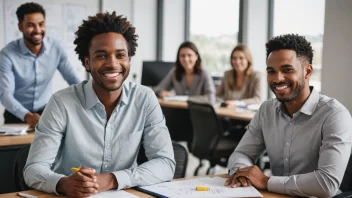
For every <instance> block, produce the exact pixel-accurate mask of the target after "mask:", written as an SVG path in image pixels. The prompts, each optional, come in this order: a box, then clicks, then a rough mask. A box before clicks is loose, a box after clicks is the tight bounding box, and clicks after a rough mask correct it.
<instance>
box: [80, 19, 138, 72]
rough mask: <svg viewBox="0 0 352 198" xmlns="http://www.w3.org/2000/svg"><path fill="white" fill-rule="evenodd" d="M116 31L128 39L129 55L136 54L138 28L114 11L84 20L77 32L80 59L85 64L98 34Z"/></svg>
mask: <svg viewBox="0 0 352 198" xmlns="http://www.w3.org/2000/svg"><path fill="white" fill-rule="evenodd" d="M109 32H116V33H119V34H122V36H123V37H124V38H125V39H126V41H127V46H128V56H130V57H131V56H134V55H135V53H136V48H137V46H138V44H137V39H138V35H137V34H136V28H135V27H133V26H132V24H131V23H130V22H129V21H127V18H126V17H123V16H122V15H118V16H117V15H116V12H113V13H111V14H110V13H109V12H106V13H101V12H100V13H98V14H96V15H95V16H89V17H88V20H83V23H82V25H80V26H79V27H78V30H77V32H75V35H76V39H75V40H74V42H73V43H74V44H76V45H77V46H76V48H75V51H76V53H77V54H78V59H79V60H80V61H81V62H82V65H83V66H84V58H85V57H88V56H89V46H90V42H91V40H92V38H93V37H94V36H96V35H98V34H102V33H109Z"/></svg>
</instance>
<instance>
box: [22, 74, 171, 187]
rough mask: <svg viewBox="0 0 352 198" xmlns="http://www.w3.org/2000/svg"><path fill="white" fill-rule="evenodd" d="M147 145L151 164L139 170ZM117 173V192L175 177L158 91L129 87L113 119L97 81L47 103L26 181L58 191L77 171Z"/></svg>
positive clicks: (129, 85) (130, 83)
mask: <svg viewBox="0 0 352 198" xmlns="http://www.w3.org/2000/svg"><path fill="white" fill-rule="evenodd" d="M141 142H143V145H144V148H145V153H146V156H147V158H148V159H149V161H147V162H146V163H143V164H141V165H140V166H137V162H136V158H137V154H138V151H139V147H140V145H141ZM80 166H86V167H90V168H94V169H95V170H96V173H113V174H114V175H115V177H116V179H117V181H118V189H122V188H128V187H132V186H137V185H138V186H141V185H151V184H155V183H159V182H163V181H168V180H171V179H172V178H173V175H174V170H175V160H174V153H173V148H172V143H171V139H170V134H169V131H168V129H167V127H166V125H165V119H164V116H163V114H162V111H161V108H160V105H159V103H158V100H157V98H156V96H155V94H154V93H153V91H152V90H151V89H149V88H147V87H144V86H142V85H137V84H135V83H132V82H129V83H124V84H123V88H122V95H121V97H120V100H119V102H118V104H117V106H116V108H115V109H114V110H113V112H112V114H111V116H110V118H109V120H107V118H106V112H105V108H104V105H103V104H102V103H101V102H100V101H99V99H98V97H97V95H96V94H95V91H94V90H93V87H92V81H83V82H82V83H80V84H78V85H73V86H71V87H69V88H66V89H64V90H61V91H58V92H56V93H55V94H54V95H53V96H52V97H51V99H50V100H49V102H48V105H47V106H46V108H45V110H44V112H43V114H42V116H41V118H40V120H39V123H38V125H37V126H36V131H35V138H34V140H33V143H32V145H31V148H30V151H29V155H28V160H27V164H26V166H25V169H24V178H25V182H26V184H27V185H28V186H30V187H33V188H35V189H38V190H41V191H45V192H49V193H52V192H54V193H56V191H55V190H56V185H57V182H58V181H59V180H60V179H61V178H62V177H63V176H65V175H71V174H72V173H73V172H72V171H71V168H72V167H80Z"/></svg>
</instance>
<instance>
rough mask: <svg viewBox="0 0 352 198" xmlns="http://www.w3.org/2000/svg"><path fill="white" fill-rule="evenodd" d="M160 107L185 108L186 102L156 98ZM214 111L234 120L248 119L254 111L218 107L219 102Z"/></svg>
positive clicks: (186, 106)
mask: <svg viewBox="0 0 352 198" xmlns="http://www.w3.org/2000/svg"><path fill="white" fill-rule="evenodd" d="M158 100H159V104H160V106H161V107H168V108H178V109H187V108H188V104H187V102H184V101H164V100H163V99H158ZM214 109H215V112H216V114H217V115H218V116H220V117H228V118H231V119H236V120H245V121H250V120H251V119H252V118H253V116H254V114H255V112H254V111H251V110H247V109H241V108H238V107H237V108H236V107H230V108H228V107H220V105H219V104H217V105H215V107H214Z"/></svg>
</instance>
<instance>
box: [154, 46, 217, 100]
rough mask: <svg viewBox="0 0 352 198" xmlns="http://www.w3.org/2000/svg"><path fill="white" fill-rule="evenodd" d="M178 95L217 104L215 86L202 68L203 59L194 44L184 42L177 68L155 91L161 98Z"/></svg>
mask: <svg viewBox="0 0 352 198" xmlns="http://www.w3.org/2000/svg"><path fill="white" fill-rule="evenodd" d="M171 89H174V90H175V92H176V95H188V96H202V95H205V96H207V97H208V100H209V102H210V103H214V102H215V86H214V82H213V79H212V78H211V76H210V74H209V73H208V72H207V71H205V70H204V68H202V59H201V57H200V55H199V53H198V49H197V47H196V46H195V45H194V44H193V43H192V42H189V41H187V42H184V43H182V44H181V45H180V47H179V48H178V51H177V58H176V66H175V68H174V69H173V70H171V71H170V72H169V74H168V75H167V76H166V77H165V78H164V79H163V80H162V81H161V82H160V83H159V85H158V86H156V87H155V88H154V89H153V90H154V92H155V93H156V94H157V95H158V96H159V97H161V98H163V97H166V96H170V92H169V91H170V90H171Z"/></svg>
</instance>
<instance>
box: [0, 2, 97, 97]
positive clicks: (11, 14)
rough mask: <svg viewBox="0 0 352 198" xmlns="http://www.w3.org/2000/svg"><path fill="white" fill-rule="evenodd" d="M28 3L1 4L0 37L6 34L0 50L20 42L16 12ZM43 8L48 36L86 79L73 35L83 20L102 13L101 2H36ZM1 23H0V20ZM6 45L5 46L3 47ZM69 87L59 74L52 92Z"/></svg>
mask: <svg viewBox="0 0 352 198" xmlns="http://www.w3.org/2000/svg"><path fill="white" fill-rule="evenodd" d="M26 2H28V0H0V3H1V5H0V12H1V13H3V14H2V16H1V18H3V20H2V23H0V30H3V31H2V32H0V37H1V35H2V34H3V36H2V38H1V39H0V40H2V39H3V41H2V42H1V41H0V47H1V48H3V47H4V46H5V45H6V44H7V43H9V42H10V41H13V40H15V39H18V38H21V37H22V33H21V32H20V31H19V30H18V26H17V24H18V19H17V16H16V10H17V8H18V7H19V6H20V5H21V4H23V3H26ZM31 2H36V3H39V4H41V5H42V6H43V7H44V9H45V12H46V19H45V21H46V36H50V37H54V38H56V39H58V40H60V41H62V42H61V43H63V45H64V47H65V49H66V50H67V54H68V57H69V61H70V62H71V64H72V65H74V68H75V71H76V72H77V74H78V76H79V77H80V79H82V80H84V79H86V78H87V72H86V70H85V68H84V67H83V66H82V63H81V62H80V61H79V59H78V55H77V54H76V53H75V51H74V48H75V45H74V44H73V41H74V39H75V35H74V32H75V31H77V29H78V26H79V25H80V24H81V23H82V20H83V19H87V18H88V16H91V15H95V14H96V13H97V12H98V11H99V2H100V1H99V0H74V1H72V0H33V1H31ZM0 20H1V19H0ZM1 44H3V45H1ZM67 86H68V84H67V83H66V81H65V80H64V79H63V78H62V76H61V75H60V73H59V72H58V71H57V72H56V74H55V76H54V82H53V92H56V91H58V90H60V89H63V88H65V87H67Z"/></svg>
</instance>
